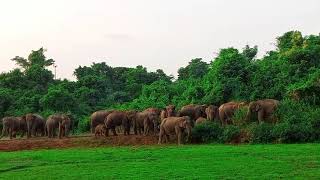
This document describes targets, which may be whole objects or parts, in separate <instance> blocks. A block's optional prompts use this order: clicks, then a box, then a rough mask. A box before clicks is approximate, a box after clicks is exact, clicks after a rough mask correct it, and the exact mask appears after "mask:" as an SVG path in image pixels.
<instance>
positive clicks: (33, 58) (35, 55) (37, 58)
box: [11, 48, 54, 70]
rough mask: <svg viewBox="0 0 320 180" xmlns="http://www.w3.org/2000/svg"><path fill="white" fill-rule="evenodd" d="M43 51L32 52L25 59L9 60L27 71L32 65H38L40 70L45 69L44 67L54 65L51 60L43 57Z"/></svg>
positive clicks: (15, 58) (17, 57)
mask: <svg viewBox="0 0 320 180" xmlns="http://www.w3.org/2000/svg"><path fill="white" fill-rule="evenodd" d="M45 51H46V50H45V49H43V48H40V49H39V50H37V51H32V52H31V54H30V55H29V56H28V58H27V59H25V58H23V57H20V56H16V57H14V58H12V59H11V60H12V61H14V62H16V64H17V65H19V66H20V67H22V68H23V69H25V70H27V69H29V68H30V67H32V66H34V65H38V66H40V67H41V68H45V67H48V66H51V65H53V64H54V60H53V59H47V58H46V56H45V55H44V52H45Z"/></svg>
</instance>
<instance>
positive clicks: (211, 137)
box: [192, 122, 223, 143]
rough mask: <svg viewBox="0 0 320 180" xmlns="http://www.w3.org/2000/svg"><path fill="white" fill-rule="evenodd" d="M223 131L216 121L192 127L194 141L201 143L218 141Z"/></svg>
mask: <svg viewBox="0 0 320 180" xmlns="http://www.w3.org/2000/svg"><path fill="white" fill-rule="evenodd" d="M222 132H223V130H222V128H221V127H220V125H219V124H217V123H215V122H205V123H202V124H198V125H196V126H195V127H194V128H193V129H192V141H193V142H199V143H200V142H202V143H208V142H217V141H218V140H219V138H220V136H221V134H222Z"/></svg>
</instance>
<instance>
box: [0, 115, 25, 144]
mask: <svg viewBox="0 0 320 180" xmlns="http://www.w3.org/2000/svg"><path fill="white" fill-rule="evenodd" d="M2 125H3V127H2V134H1V137H0V139H1V138H2V137H3V136H5V135H6V134H9V137H10V139H12V138H15V137H16V133H18V132H19V131H21V137H23V136H24V133H25V132H26V125H25V119H24V118H23V117H4V118H3V119H2Z"/></svg>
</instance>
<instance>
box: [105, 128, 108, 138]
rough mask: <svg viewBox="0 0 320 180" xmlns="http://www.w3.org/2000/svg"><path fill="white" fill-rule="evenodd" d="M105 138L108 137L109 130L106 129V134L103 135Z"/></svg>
mask: <svg viewBox="0 0 320 180" xmlns="http://www.w3.org/2000/svg"><path fill="white" fill-rule="evenodd" d="M104 135H105V136H106V137H108V136H109V128H107V129H106V133H105V134H104Z"/></svg>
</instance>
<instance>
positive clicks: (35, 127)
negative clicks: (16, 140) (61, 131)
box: [26, 113, 45, 138]
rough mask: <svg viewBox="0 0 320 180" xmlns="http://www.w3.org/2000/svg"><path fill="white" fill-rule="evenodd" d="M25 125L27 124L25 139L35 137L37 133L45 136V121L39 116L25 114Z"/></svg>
mask: <svg viewBox="0 0 320 180" xmlns="http://www.w3.org/2000/svg"><path fill="white" fill-rule="evenodd" d="M26 124H27V131H28V133H27V137H28V138H30V137H31V135H32V136H34V137H35V136H37V133H40V135H41V136H44V134H45V120H44V119H43V117H42V116H40V115H39V114H31V113H29V114H27V115H26Z"/></svg>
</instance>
